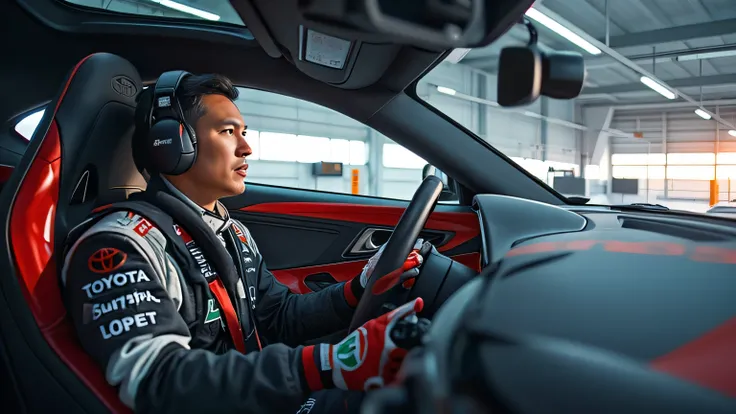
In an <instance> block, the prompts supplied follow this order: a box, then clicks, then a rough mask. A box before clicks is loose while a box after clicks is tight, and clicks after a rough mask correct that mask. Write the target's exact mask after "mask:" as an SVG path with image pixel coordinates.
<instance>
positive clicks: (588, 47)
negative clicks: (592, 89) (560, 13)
mask: <svg viewBox="0 0 736 414" xmlns="http://www.w3.org/2000/svg"><path fill="white" fill-rule="evenodd" d="M525 14H526V15H527V16H528V17H529V18H531V19H534V20H536V21H538V22H539V23H541V24H543V25H544V26H546V27H547V28H548V29H550V30H552V31H553V32H555V33H557V34H558V35H560V36H562V37H564V38H565V39H567V40H569V41H570V42H572V43H574V44H576V45H578V46H580V47H581V48H583V49H584V50H585V51H586V52H588V53H590V54H591V55H600V54H601V53H602V52H601V50H600V49H598V48H597V47H595V46H593V44H592V43H590V42H588V41H587V40H585V39H583V38H582V37H580V36H578V35H576V34H575V33H573V32H572V30H570V29H568V28H567V27H565V26H563V25H561V24H559V23H557V22H556V21H554V20H552V19H551V18H550V17H548V16H547V15H545V14H542V12H540V11H539V10H537V9H534V8H531V9H529V10H527V11H526V13H525Z"/></svg>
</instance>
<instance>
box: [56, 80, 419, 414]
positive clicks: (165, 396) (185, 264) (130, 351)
mask: <svg viewBox="0 0 736 414" xmlns="http://www.w3.org/2000/svg"><path fill="white" fill-rule="evenodd" d="M167 76H170V75H167ZM162 78H163V75H162ZM178 79H179V80H178V81H177V82H176V85H177V86H175V87H174V88H173V89H174V90H175V97H174V96H172V97H168V96H167V97H165V99H162V98H161V97H154V93H157V92H154V91H153V89H154V87H151V88H149V89H148V90H147V91H144V92H143V93H142V95H141V96H140V97H139V105H138V109H137V111H136V133H135V137H134V143H133V146H134V153H135V157H136V162H137V163H138V164H139V167H140V168H142V169H145V170H146V172H147V173H148V174H149V175H150V177H151V178H150V181H149V185H148V188H147V190H146V191H145V192H144V193H143V194H142V195H141V196H140V197H138V198H134V201H130V202H128V204H125V203H123V204H120V205H119V206H120V207H119V208H111V209H109V210H103V211H102V212H101V213H97V214H94V215H93V216H92V217H91V218H90V219H88V220H87V221H86V222H85V223H82V224H81V225H80V226H78V227H77V228H76V229H75V230H73V231H72V232H71V234H70V237H69V240H68V244H67V249H68V252H67V253H66V257H65V262H64V265H63V269H62V272H61V279H62V285H63V291H64V299H65V302H66V304H67V309H68V311H69V315H70V316H71V318H72V320H73V323H74V326H75V328H76V330H77V333H78V336H79V338H80V341H81V343H82V345H83V347H84V348H85V350H86V351H87V352H88V353H89V354H91V356H92V357H93V358H94V359H95V360H96V361H97V362H98V363H99V364H100V365H101V366H102V367H104V369H105V376H106V379H107V381H108V382H109V383H110V384H112V385H113V386H117V387H119V395H120V398H121V400H122V401H123V403H125V404H126V405H127V406H129V407H131V408H133V409H134V410H135V411H136V412H156V413H160V412H218V413H225V412H239V413H245V412H259V413H266V412H269V413H271V412H288V413H294V412H296V411H297V410H299V411H302V412H312V413H315V414H317V413H320V412H345V411H346V410H351V411H355V410H356V409H357V407H356V406H357V405H358V404H359V402H360V399H361V397H362V391H364V390H366V389H369V388H371V387H374V386H382V385H386V384H387V383H390V382H391V380H392V379H393V376H394V375H395V373H396V370H397V369H398V365H399V364H400V362H401V360H402V359H403V355H405V353H406V350H403V349H401V348H398V347H397V346H396V344H394V343H393V341H392V340H391V337H390V332H389V331H390V330H391V328H392V327H394V326H395V325H396V323H397V322H398V321H400V320H406V318H407V317H412V316H413V315H414V314H415V313H416V312H418V311H420V310H421V308H422V301H421V299H417V300H414V301H412V302H410V303H408V304H406V305H404V306H402V307H399V308H397V309H396V310H394V311H392V312H391V313H389V314H387V315H383V316H381V317H379V318H377V319H374V320H371V321H369V322H367V323H366V324H365V325H363V327H361V328H360V329H359V330H358V331H355V332H353V333H352V334H350V335H348V336H347V337H346V338H345V339H343V341H341V342H340V343H338V344H336V345H330V344H318V345H309V346H304V343H305V342H308V341H310V340H314V339H317V338H320V337H324V336H326V335H329V334H333V333H335V332H339V331H341V330H345V329H347V328H348V325H349V323H350V321H351V318H352V315H353V311H354V309H355V306H356V305H357V303H358V300H360V297H361V295H362V294H363V290H364V287H365V285H366V283H367V280H368V278H369V277H371V273H372V269H373V266H374V265H375V262H376V261H377V259H378V255H380V251H379V253H378V255H377V256H374V258H372V259H371V260H370V261H369V265H367V266H366V268H365V269H364V270H363V272H362V273H361V275H359V276H357V277H356V278H354V279H353V280H350V281H348V282H347V283H340V284H337V285H335V286H333V287H330V288H327V289H324V290H322V291H320V292H316V293H311V294H306V295H297V294H293V293H291V292H290V291H289V289H288V288H287V287H286V286H284V285H283V284H281V283H279V282H278V281H277V280H276V279H275V278H274V276H273V275H272V274H271V273H270V272H269V271H268V270H267V268H266V266H265V263H264V262H263V258H262V257H261V255H260V253H259V251H258V247H257V246H256V244H255V242H254V241H253V238H252V237H251V235H250V233H249V231H248V229H247V228H245V226H243V224H242V223H239V222H237V221H235V220H231V219H230V218H229V216H228V213H227V210H226V209H225V208H224V206H223V205H222V204H220V203H219V202H218V200H219V199H220V198H222V197H227V196H234V195H238V194H241V193H242V192H243V191H244V190H245V184H244V179H245V177H246V171H247V168H248V164H247V163H246V157H247V156H248V155H250V154H251V152H252V150H251V148H250V146H249V145H248V143H247V141H246V125H245V123H244V121H243V118H242V116H241V114H240V111H239V110H238V108H237V107H236V106H235V104H234V101H235V100H236V99H237V96H238V91H237V89H236V88H234V87H233V85H232V84H231V82H230V81H229V80H228V79H226V78H224V77H222V76H217V75H201V76H193V75H189V74H183V75H181V76H180V77H179V78H178ZM159 82H161V80H159ZM156 88H157V87H156ZM157 90H158V89H157ZM169 98H172V99H169ZM172 101H174V103H176V102H178V105H179V106H180V107H181V112H180V113H181V114H182V115H183V120H179V121H177V122H182V124H181V125H180V126H179V127H178V131H177V132H178V134H179V136H180V137H181V139H182V140H185V139H188V136H187V135H186V134H187V133H188V134H189V135H190V136H196V142H197V144H196V158H195V161H193V163H192V164H191V165H190V166H188V167H186V168H184V169H183V172H182V171H177V173H176V174H166V173H163V172H162V171H159V170H163V169H164V168H163V167H161V165H162V161H161V160H160V159H152V156H151V153H152V149H151V148H150V146H155V147H159V146H161V145H168V144H170V143H171V140H170V139H169V140H168V141H166V140H161V139H158V138H157V139H155V141H154V142H153V143H151V140H152V138H151V136H152V135H151V134H150V131H149V130H151V129H153V128H154V127H152V125H159V123H162V122H164V120H161V119H153V118H156V116H157V115H156V114H159V112H156V111H157V110H159V109H157V108H155V107H153V106H152V105H158V106H169V105H171V104H172ZM172 108H176V106H175V105H174V106H172ZM152 114H153V115H152ZM160 117H161V118H163V115H161V116H160ZM167 122H168V121H167ZM155 127H158V126H155ZM147 145H149V147H147ZM141 164H142V165H141ZM177 165H178V164H177ZM157 168H158V169H159V170H157ZM177 168H179V167H177ZM157 197H158V198H157ZM161 200H169V201H171V200H175V202H173V201H172V202H173V203H174V204H173V205H174V206H175V207H177V206H178V207H177V208H173V209H169V210H165V209H163V207H162V208H161V209H158V207H161V206H163V205H164V204H165V203H164V204H161V203H163V201H161ZM156 203H159V205H157V204H156ZM176 203H179V204H176ZM151 206H153V207H151ZM154 207H155V208H154ZM146 209H148V210H146ZM141 211H144V213H141ZM164 213H165V214H164ZM174 216H177V219H176V220H175V219H174ZM190 216H191V217H195V219H196V220H195V221H196V225H193V224H192V223H193V222H191V221H190V222H188V223H185V222H184V221H186V220H188V219H187V217H190ZM177 220H181V222H178V221H177ZM199 228H203V229H205V230H203V232H200V233H197V232H199V231H200V230H197V229H199ZM193 229H194V230H193ZM215 236H216V237H215ZM208 237H209V238H208ZM202 240H211V242H206V243H201V241H202ZM222 252H224V254H221V253H222ZM223 257H225V259H222V258H223ZM421 262H422V256H421V254H420V253H418V252H417V250H415V251H413V252H412V253H411V255H410V256H409V258H408V259H407V261H406V263H405V264H404V266H403V267H402V269H401V270H398V269H397V271H399V272H405V273H403V276H402V278H401V280H404V281H405V282H411V278H412V277H414V276H416V275H417V274H418V267H419V266H420V265H421ZM414 318H415V317H414ZM343 390H344V391H343ZM356 403H357V404H356Z"/></svg>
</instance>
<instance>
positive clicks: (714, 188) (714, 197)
mask: <svg viewBox="0 0 736 414" xmlns="http://www.w3.org/2000/svg"><path fill="white" fill-rule="evenodd" d="M716 203H718V181H716V180H710V206H711V207H713V206H714V205H716Z"/></svg>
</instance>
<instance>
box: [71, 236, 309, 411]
mask: <svg viewBox="0 0 736 414" xmlns="http://www.w3.org/2000/svg"><path fill="white" fill-rule="evenodd" d="M135 237H136V236H135V235H133V236H130V235H126V234H121V233H120V232H117V233H116V232H98V233H95V234H92V235H87V236H86V237H83V238H82V239H80V241H79V242H77V244H76V245H75V246H74V247H73V248H72V249H71V250H70V252H69V254H68V255H67V260H66V264H65V266H64V269H63V271H62V282H63V283H64V297H65V301H66V303H67V309H68V311H69V315H70V316H71V319H72V321H73V324H74V327H75V329H76V331H77V334H78V337H79V339H80V341H81V344H82V346H83V348H84V349H85V350H86V352H88V353H89V354H90V355H91V356H92V358H93V359H94V360H95V361H96V362H97V363H98V364H100V366H102V367H103V369H104V371H105V377H106V379H107V381H108V382H109V383H110V384H111V385H113V386H116V387H118V388H119V393H120V398H121V400H122V401H123V403H125V404H126V405H127V406H128V407H130V408H132V409H134V410H135V411H136V412H145V413H147V412H151V413H154V412H155V413H168V412H171V413H178V412H210V411H213V412H236V411H237V412H243V413H247V412H295V411H296V410H297V409H298V408H299V407H300V405H301V404H302V403H303V401H304V400H305V398H306V396H307V395H308V394H309V392H310V391H311V390H310V389H309V382H308V381H307V377H305V365H304V364H305V362H303V361H307V360H306V359H304V357H303V355H306V354H307V351H309V352H311V349H307V348H302V347H297V348H289V347H287V346H285V345H280V344H276V345H272V346H269V347H267V348H266V349H264V350H263V351H261V352H253V353H250V354H248V355H243V354H240V353H238V352H236V351H230V352H227V353H225V354H223V355H215V354H213V353H211V352H209V351H206V350H200V349H190V347H189V341H190V334H189V330H188V328H187V325H186V323H185V321H184V320H183V318H182V317H181V316H180V315H179V313H178V307H179V305H180V303H181V300H182V297H181V287H180V285H179V284H178V282H179V275H178V271H177V267H176V266H175V265H174V264H173V262H172V261H170V260H169V259H168V258H167V255H166V254H165V253H164V252H158V253H159V254H156V253H157V252H155V251H154V250H152V249H154V247H153V244H150V243H147V242H146V241H145V240H143V238H140V239H139V240H136V239H135ZM310 355H311V354H310ZM308 359H309V361H307V362H306V363H307V365H308V367H307V368H306V370H307V371H309V370H311V371H314V369H313V368H312V367H313V366H314V360H313V358H311V357H310V358H308ZM312 383H313V384H314V383H315V382H314V380H312Z"/></svg>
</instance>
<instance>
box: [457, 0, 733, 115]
mask: <svg viewBox="0 0 736 414" xmlns="http://www.w3.org/2000/svg"><path fill="white" fill-rule="evenodd" d="M607 3H608V4H606V0H538V1H537V2H536V3H535V6H534V7H535V8H540V9H546V10H549V11H552V12H554V13H555V14H557V15H558V16H560V17H562V18H563V19H564V20H566V21H567V23H569V24H570V25H571V26H573V27H569V29H571V30H573V31H574V32H575V31H582V32H584V33H585V34H587V35H589V36H592V37H593V38H595V39H597V40H598V41H600V42H601V43H603V44H604V45H608V46H609V47H610V48H611V49H613V50H614V51H615V52H617V53H618V54H620V55H622V56H624V57H626V58H628V59H629V60H631V61H633V62H634V63H635V64H636V65H638V66H640V67H641V68H643V69H644V70H646V71H648V72H650V73H652V74H653V75H654V76H655V77H656V78H658V79H660V80H661V81H664V82H666V83H667V85H669V86H671V87H673V88H676V89H677V90H678V91H679V92H681V93H684V94H686V95H688V96H690V97H691V98H694V99H695V100H698V101H699V100H700V99H701V88H702V99H703V100H720V99H728V98H736V0H607ZM607 21H608V23H607ZM536 26H537V28H538V30H539V39H540V43H541V44H542V46H543V48H546V49H555V50H577V51H580V52H582V53H583V55H584V56H585V58H586V67H587V72H588V74H587V78H586V85H585V87H584V89H583V92H582V95H581V96H580V98H579V102H580V103H581V104H584V105H586V104H616V105H621V104H633V103H649V102H651V103H656V102H663V103H664V102H673V101H682V100H683V99H682V98H680V97H678V98H676V99H674V100H668V99H666V98H664V97H663V96H662V95H660V94H658V93H657V92H655V91H653V90H652V89H650V88H649V87H647V86H646V85H644V84H643V83H641V82H640V78H641V74H639V73H637V72H635V71H634V70H632V69H631V68H630V67H627V66H625V65H624V64H622V63H620V62H618V61H617V60H615V59H613V58H612V57H610V56H607V55H606V53H601V54H600V55H597V56H594V55H592V54H590V53H588V52H585V51H583V50H582V49H580V48H579V47H577V46H575V45H573V44H572V43H571V42H570V41H568V40H567V39H565V38H563V37H562V36H560V35H559V34H557V33H555V32H553V31H551V30H549V29H547V28H546V27H544V26H542V25H541V24H536ZM607 34H608V36H607ZM527 39H528V34H527V32H526V29H525V28H524V27H522V26H517V27H515V28H513V29H512V30H511V31H510V32H509V33H507V34H506V35H505V36H504V37H503V38H502V40H501V41H499V42H497V44H494V45H492V46H490V47H487V48H482V49H476V50H472V51H470V52H469V53H468V54H467V55H466V56H465V58H464V59H463V61H462V63H463V64H467V65H470V66H473V67H475V68H478V69H481V70H483V71H488V72H491V73H495V70H496V65H497V61H498V54H499V52H500V50H501V48H502V47H504V46H508V45H519V44H523V43H525V42H526V41H527Z"/></svg>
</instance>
